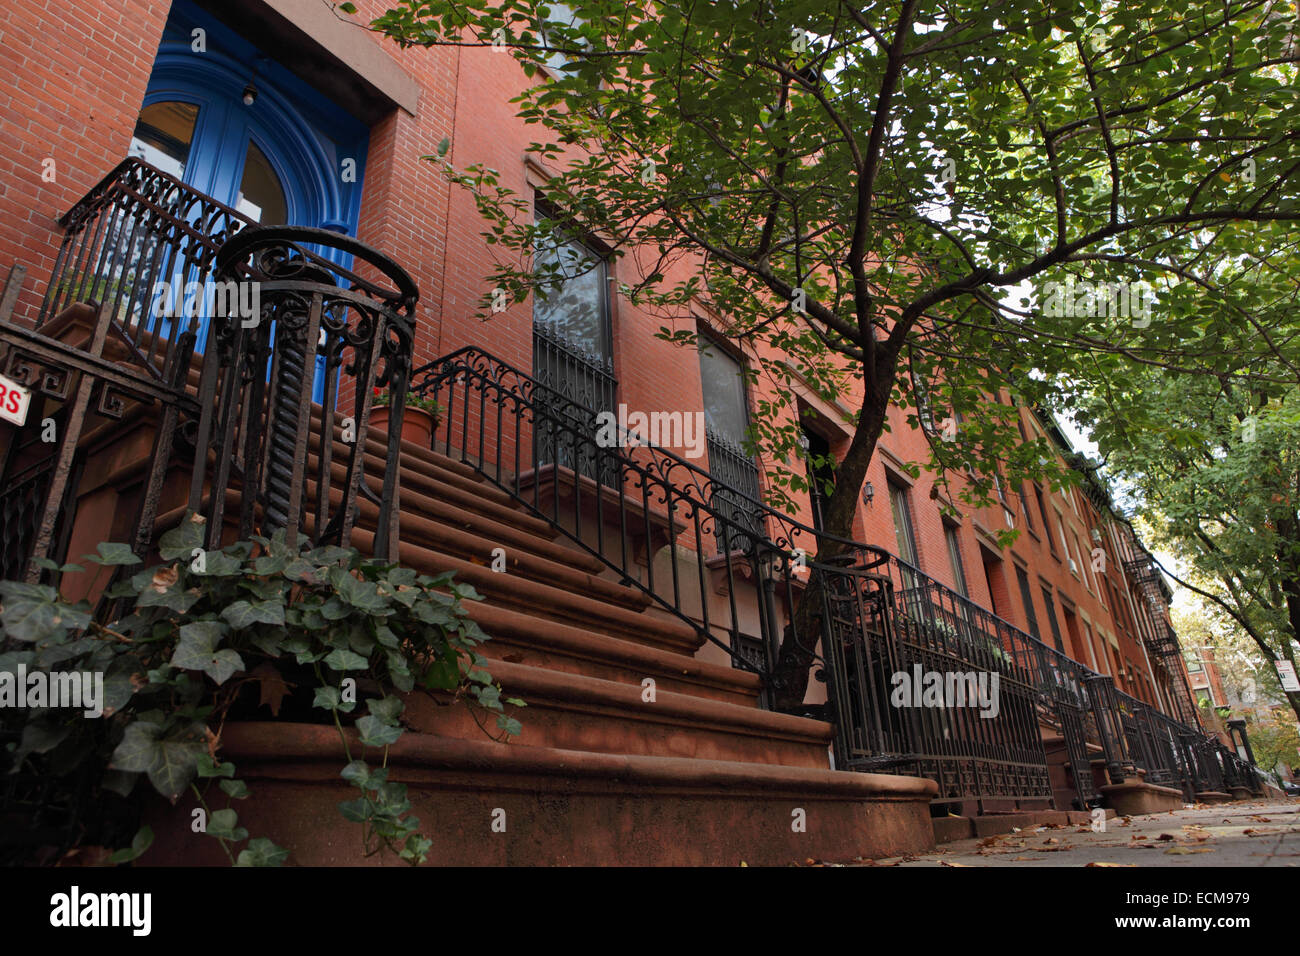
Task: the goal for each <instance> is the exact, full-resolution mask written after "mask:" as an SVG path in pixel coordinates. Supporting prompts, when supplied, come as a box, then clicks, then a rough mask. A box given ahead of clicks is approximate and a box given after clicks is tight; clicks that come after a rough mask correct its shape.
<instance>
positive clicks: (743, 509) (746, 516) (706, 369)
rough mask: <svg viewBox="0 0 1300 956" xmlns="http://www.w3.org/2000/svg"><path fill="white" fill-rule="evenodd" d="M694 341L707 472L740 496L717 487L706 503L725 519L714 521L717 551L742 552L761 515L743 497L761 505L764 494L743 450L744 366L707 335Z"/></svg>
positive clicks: (745, 422)
mask: <svg viewBox="0 0 1300 956" xmlns="http://www.w3.org/2000/svg"><path fill="white" fill-rule="evenodd" d="M697 342H698V345H699V355H700V386H701V388H702V390H703V394H704V430H705V437H706V443H707V445H708V452H709V472H710V473H711V474H712V475H714V476H715V477H716V478H717V480H718V482H719V483H721V484H722V485H725V486H726V487H727V488H734V489H735V490H736V491H738V492H740V495H736V494H733V493H731V492H729V491H727V490H725V489H721V488H719V489H716V490H715V491H714V493H713V500H712V502H711V503H712V505H713V507H714V508H715V509H717V510H718V511H719V512H720V513H721V514H722V515H723V516H724V518H725V520H722V521H718V522H716V527H715V532H716V536H717V542H718V550H719V551H721V552H724V553H725V552H730V551H734V550H737V549H744V548H745V547H746V545H747V543H748V542H749V535H747V534H745V531H750V532H755V533H756V532H758V531H759V530H760V529H761V527H762V520H763V519H762V517H761V516H760V515H758V514H756V513H755V512H754V508H753V506H752V505H750V504H749V503H748V502H746V501H745V498H752V499H754V500H755V501H761V500H762V495H763V493H762V488H761V486H760V484H759V480H758V466H757V465H755V464H754V459H753V458H751V457H750V456H749V455H747V454H746V453H745V448H744V441H745V437H746V434H747V432H748V429H749V403H748V400H747V398H746V391H745V367H744V365H743V364H742V363H741V362H740V361H738V360H737V359H735V358H734V357H732V355H731V353H730V352H728V351H727V350H725V349H724V348H722V347H721V346H720V345H718V344H717V343H713V342H710V341H709V339H708V338H707V337H705V336H700V338H699V339H698V340H697ZM737 525H739V527H737ZM728 529H730V532H729V530H728ZM729 533H732V538H731V540H730V541H728V540H727V536H728V534H729Z"/></svg>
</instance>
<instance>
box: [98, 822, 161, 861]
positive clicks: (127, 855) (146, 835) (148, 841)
mask: <svg viewBox="0 0 1300 956" xmlns="http://www.w3.org/2000/svg"><path fill="white" fill-rule="evenodd" d="M151 846H153V830H152V829H150V828H149V827H148V826H143V827H141V828H140V829H139V830H138V831H136V834H135V836H134V837H133V838H132V840H131V845H130V846H129V847H126V848H124V849H121V850H118V851H117V852H116V853H114V854H113V855H112V856H110V857H109V858H108V862H109V863H130V862H131V861H132V860H138V859H139V858H140V857H141V856H143V855H144V852H145V851H146V850H148V849H149V847H151Z"/></svg>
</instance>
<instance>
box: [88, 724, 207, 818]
mask: <svg viewBox="0 0 1300 956" xmlns="http://www.w3.org/2000/svg"><path fill="white" fill-rule="evenodd" d="M204 731H205V728H203V725H202V724H193V725H190V726H189V727H188V728H187V729H186V730H184V731H183V732H181V733H180V734H177V735H173V736H164V728H163V725H162V724H159V723H153V722H151V721H145V720H137V721H136V722H135V723H133V724H131V725H129V726H128V727H127V728H126V731H125V733H124V734H123V735H122V741H121V743H119V744H118V745H117V749H116V750H114V751H113V757H112V763H111V765H110V766H111V767H112V769H115V770H126V771H135V772H142V773H146V774H148V775H149V782H150V783H152V784H153V785H154V789H155V790H157V791H158V792H159V793H161V794H162V795H163V796H164V797H166V798H167V799H168V800H171V801H172V802H173V803H175V802H176V798H177V797H179V796H180V794H181V791H183V790H184V789H185V788H186V787H187V786H189V783H190V781H191V780H192V779H193V778H194V774H195V772H196V770H197V766H198V760H199V756H200V755H201V754H206V753H207V745H206V742H205V741H206V733H205V732H204Z"/></svg>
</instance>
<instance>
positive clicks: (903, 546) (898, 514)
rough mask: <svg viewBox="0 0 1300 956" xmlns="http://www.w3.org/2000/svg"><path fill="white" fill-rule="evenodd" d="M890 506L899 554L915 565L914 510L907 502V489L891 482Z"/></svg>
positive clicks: (916, 563)
mask: <svg viewBox="0 0 1300 956" xmlns="http://www.w3.org/2000/svg"><path fill="white" fill-rule="evenodd" d="M889 507H890V509H891V510H892V511H893V513H894V537H895V539H896V540H897V542H898V556H899V557H900V558H902V559H903V560H904V561H906V562H907V563H908V564H910V565H912V566H913V567H917V566H918V562H917V560H916V535H915V532H914V531H913V530H912V510H911V508H910V507H909V505H908V503H907V489H906V488H902V487H900V486H898V485H896V484H894V483H893V482H892V481H891V482H889Z"/></svg>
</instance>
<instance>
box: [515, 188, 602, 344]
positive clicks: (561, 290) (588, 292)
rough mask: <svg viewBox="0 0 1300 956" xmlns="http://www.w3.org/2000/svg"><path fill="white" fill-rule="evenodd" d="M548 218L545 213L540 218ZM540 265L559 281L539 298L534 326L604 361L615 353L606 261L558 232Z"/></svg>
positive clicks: (542, 253) (539, 251) (539, 256)
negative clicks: (611, 339) (610, 321)
mask: <svg viewBox="0 0 1300 956" xmlns="http://www.w3.org/2000/svg"><path fill="white" fill-rule="evenodd" d="M545 218H547V217H546V216H545V215H543V213H542V212H540V211H539V213H538V219H539V221H540V220H541V219H545ZM535 265H536V267H537V269H538V271H539V272H540V271H541V270H542V269H543V268H549V269H553V270H554V271H553V272H548V273H547V274H549V275H551V276H553V278H554V279H556V280H557V281H555V282H554V283H553V284H550V285H548V287H547V288H546V289H544V290H540V289H539V290H538V292H537V294H536V296H535V297H534V299H533V324H534V325H540V326H542V327H543V328H545V329H546V330H547V331H548V332H549V333H550V334H551V335H552V336H554V337H556V338H558V339H559V340H560V342H561V343H562V344H564V345H565V346H567V347H569V348H571V349H575V348H576V349H580V350H581V351H582V352H585V353H586V355H587V356H588V357H590V358H595V359H598V360H601V361H605V360H608V359H609V358H610V357H611V355H612V350H611V347H610V330H609V312H608V309H607V303H606V299H605V293H606V289H605V275H606V273H605V260H604V258H603V257H602V256H600V255H598V254H597V253H596V252H595V251H594V250H592V249H591V248H589V247H588V246H587V245H585V244H584V243H581V242H578V241H576V240H573V239H566V238H564V237H562V236H552V237H550V238H549V239H548V240H547V241H546V242H545V243H544V244H542V245H541V246H539V247H538V249H537V253H536V262H535Z"/></svg>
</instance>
